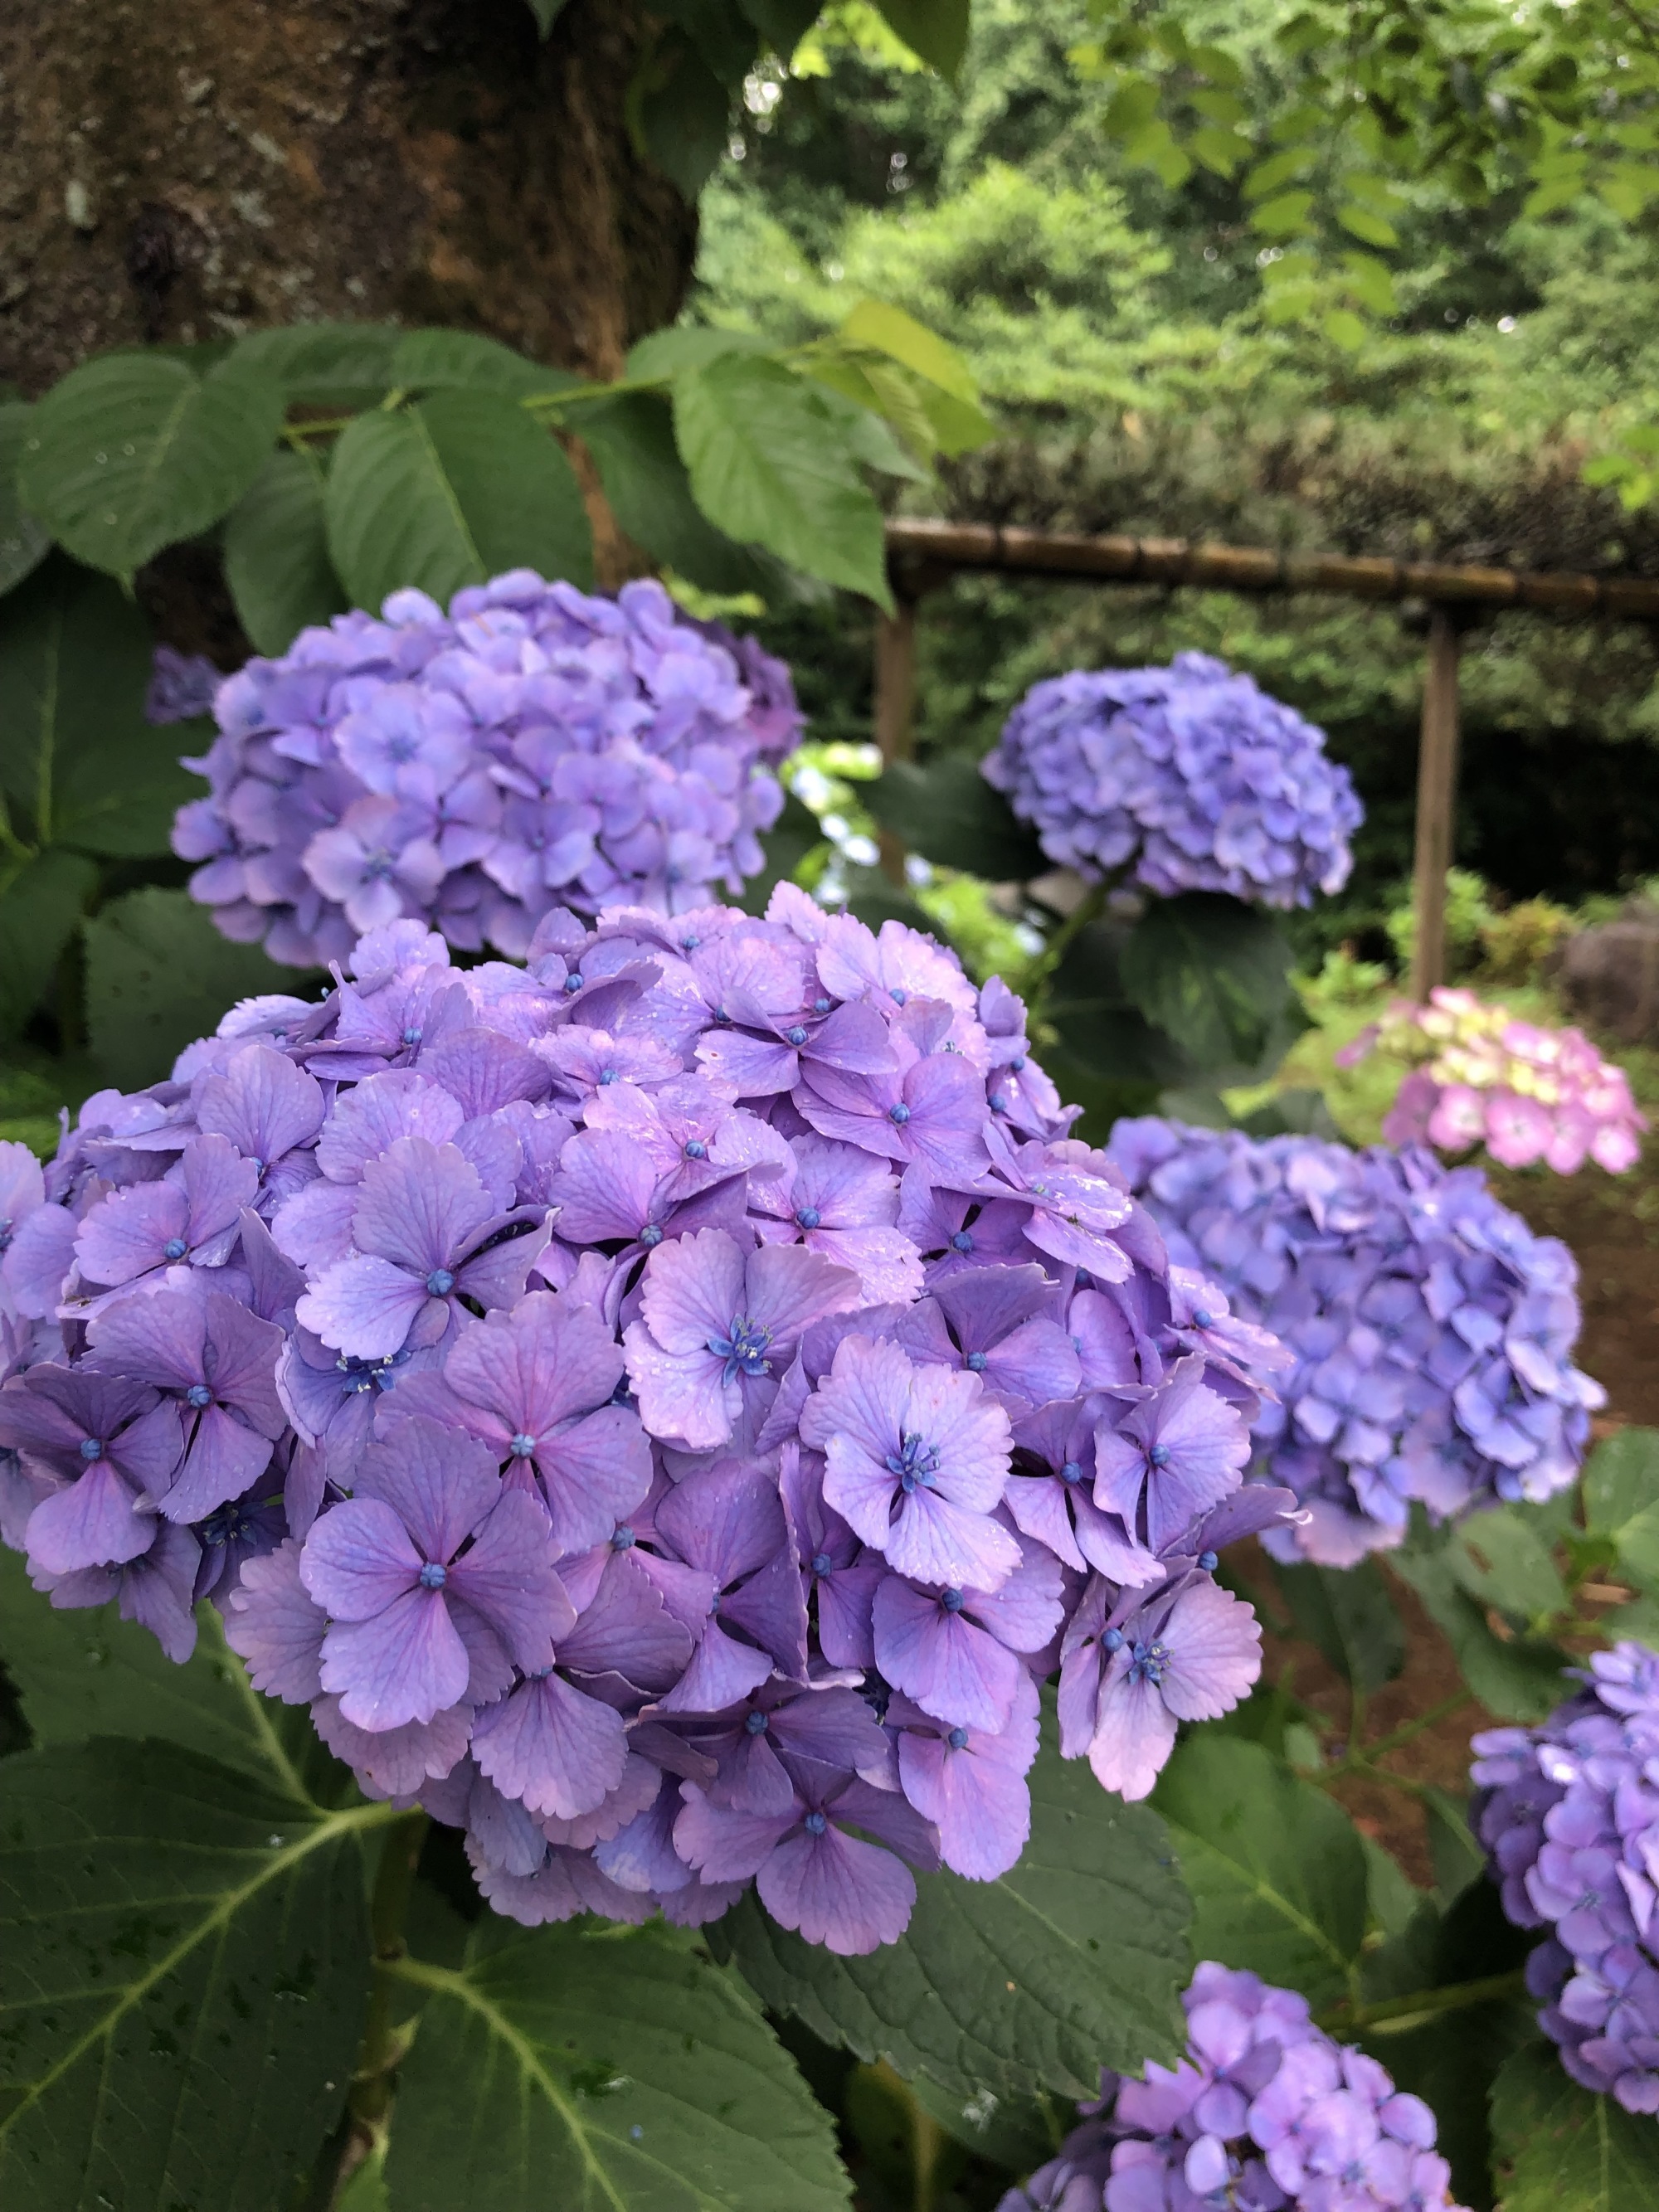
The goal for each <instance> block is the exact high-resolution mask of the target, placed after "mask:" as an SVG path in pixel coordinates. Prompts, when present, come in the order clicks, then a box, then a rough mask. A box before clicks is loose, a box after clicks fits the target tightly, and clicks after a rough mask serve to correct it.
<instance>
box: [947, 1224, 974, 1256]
mask: <svg viewBox="0 0 1659 2212" xmlns="http://www.w3.org/2000/svg"><path fill="white" fill-rule="evenodd" d="M973 1249H974V1233H973V1231H972V1230H971V1229H958V1230H957V1233H956V1235H955V1236H954V1237H952V1238H951V1250H952V1251H953V1252H971V1251H972V1250H973Z"/></svg>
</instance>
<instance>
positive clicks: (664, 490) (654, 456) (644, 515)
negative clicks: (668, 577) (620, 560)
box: [571, 341, 765, 592]
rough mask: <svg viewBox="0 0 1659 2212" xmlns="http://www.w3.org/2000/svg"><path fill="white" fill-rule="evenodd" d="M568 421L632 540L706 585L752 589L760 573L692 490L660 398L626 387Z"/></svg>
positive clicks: (762, 576)
mask: <svg viewBox="0 0 1659 2212" xmlns="http://www.w3.org/2000/svg"><path fill="white" fill-rule="evenodd" d="M647 343H648V341H647ZM571 426H572V428H574V430H575V431H576V432H577V434H578V435H580V438H581V440H582V441H583V443H584V444H585V445H586V447H587V449H588V451H589V453H592V456H593V465H594V466H595V467H596V468H597V469H598V471H599V482H600V483H601V484H602V485H603V486H604V487H605V498H606V499H607V500H608V501H610V503H611V513H613V514H614V515H615V516H616V518H617V521H618V522H619V523H620V524H621V526H622V527H623V530H624V531H626V532H627V533H628V535H629V537H630V538H632V539H633V541H634V543H635V544H636V545H638V546H640V547H641V548H642V549H643V550H644V551H646V552H647V553H649V554H650V555H651V556H653V559H655V560H658V561H660V562H662V563H663V565H664V567H665V568H671V569H673V571H674V572H675V574H677V575H680V576H684V578H685V579H686V580H687V581H688V582H690V583H693V584H696V586H698V587H699V589H701V590H702V591H705V592H752V591H754V590H756V589H757V588H758V587H759V586H761V585H762V584H763V582H764V581H765V573H764V571H763V568H761V565H760V563H759V562H757V560H756V558H755V556H754V555H753V554H752V553H751V552H750V551H749V550H748V549H747V548H746V547H744V546H742V545H738V544H733V542H732V539H731V538H728V537H726V534H725V533H724V532H722V531H719V530H716V529H715V527H714V524H713V523H712V522H710V521H709V520H708V516H707V515H706V514H704V513H702V509H701V508H700V507H698V505H697V503H696V501H695V500H694V499H693V498H692V496H691V480H690V477H689V476H688V475H687V474H686V470H685V463H684V461H683V460H682V459H680V455H679V448H678V447H677V446H676V445H675V443H674V421H673V416H672V414H671V411H670V408H669V404H668V401H667V400H666V399H665V398H659V396H658V395H657V394H656V393H655V392H624V393H623V395H622V396H621V397H620V398H617V399H606V400H601V401H599V402H596V403H593V404H588V403H586V402H584V404H583V405H582V407H581V409H580V412H578V411H576V410H572V416H571Z"/></svg>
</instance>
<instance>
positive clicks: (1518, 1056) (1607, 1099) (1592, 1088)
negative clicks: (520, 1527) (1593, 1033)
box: [1337, 989, 1648, 1175]
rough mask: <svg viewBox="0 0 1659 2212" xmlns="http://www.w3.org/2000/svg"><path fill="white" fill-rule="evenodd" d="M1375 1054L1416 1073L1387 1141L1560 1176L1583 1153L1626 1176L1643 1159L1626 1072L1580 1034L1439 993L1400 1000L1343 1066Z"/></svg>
mask: <svg viewBox="0 0 1659 2212" xmlns="http://www.w3.org/2000/svg"><path fill="white" fill-rule="evenodd" d="M1373 1050H1376V1051H1378V1052H1383V1053H1386V1054H1389V1056H1390V1057H1391V1058H1394V1059H1396V1060H1404V1061H1405V1062H1406V1063H1407V1066H1408V1067H1409V1069H1410V1073H1408V1074H1407V1077H1406V1079H1405V1081H1404V1082H1403V1083H1402V1084H1401V1086H1400V1091H1399V1093H1398V1096H1397V1097H1395V1102H1394V1104H1393V1106H1392V1108H1391V1109H1389V1116H1388V1119H1387V1120H1386V1121H1384V1122H1383V1135H1384V1136H1385V1137H1386V1138H1387V1139H1388V1140H1389V1143H1390V1144H1391V1145H1409V1144H1422V1143H1427V1144H1431V1145H1433V1146H1435V1147H1436V1148H1437V1150H1438V1151H1440V1152H1467V1151H1468V1149H1469V1147H1470V1146H1472V1145H1484V1146H1486V1150H1487V1151H1488V1152H1490V1153H1491V1154H1492V1158H1493V1159H1495V1160H1497V1161H1498V1162H1499V1163H1500V1164H1501V1165H1503V1166H1504V1167H1506V1168H1524V1167H1530V1166H1531V1165H1532V1164H1533V1163H1534V1161H1536V1160H1541V1161H1542V1162H1543V1163H1544V1165H1545V1166H1546V1167H1548V1168H1553V1169H1554V1170H1555V1171H1556V1173H1557V1174H1558V1175H1576V1174H1577V1171H1578V1170H1579V1169H1580V1168H1581V1167H1583V1164H1584V1162H1585V1161H1586V1160H1587V1159H1591V1160H1594V1161H1595V1164H1596V1165H1597V1166H1598V1167H1602V1168H1606V1169H1607V1171H1608V1173H1609V1174H1610V1175H1622V1174H1623V1173H1624V1171H1625V1170H1626V1168H1629V1167H1633V1166H1634V1165H1635V1164H1636V1161H1637V1159H1638V1158H1639V1156H1640V1153H1641V1150H1642V1131H1643V1130H1644V1129H1645V1128H1646V1127H1647V1126H1648V1125H1647V1121H1646V1120H1645V1119H1644V1116H1643V1115H1641V1114H1639V1113H1638V1111H1637V1107H1636V1101H1635V1100H1634V1099H1633V1098H1632V1097H1631V1091H1630V1081H1629V1079H1628V1078H1627V1076H1626V1073H1625V1071H1624V1069H1623V1068H1622V1067H1615V1066H1613V1065H1612V1064H1611V1062H1609V1061H1607V1060H1603V1059H1602V1057H1601V1054H1600V1053H1599V1052H1597V1050H1596V1049H1595V1046H1594V1045H1593V1044H1592V1043H1591V1042H1590V1041H1589V1038H1588V1037H1587V1036H1584V1034H1583V1031H1582V1030H1545V1029H1539V1028H1537V1027H1536V1026H1535V1025H1534V1024H1533V1023H1531V1022H1518V1021H1516V1019H1515V1018H1513V1016H1512V1015H1511V1014H1510V1010H1509V1008H1508V1007H1507V1006H1496V1005H1490V1006H1489V1005H1487V1004H1486V1002H1485V1001H1484V1000H1480V999H1478V998H1477V997H1476V996H1475V994H1474V992H1473V991H1454V990H1448V989H1440V990H1437V991H1433V992H1431V994H1430V997H1429V1004H1428V1005H1427V1006H1413V1005H1412V1003H1411V1002H1410V1000H1406V999H1399V1000H1395V1003H1394V1005H1393V1006H1390V1007H1389V1011H1388V1012H1387V1013H1386V1014H1384V1015H1383V1018H1382V1020H1381V1021H1380V1022H1374V1023H1373V1024H1371V1026H1370V1028H1369V1029H1367V1030H1364V1031H1362V1033H1361V1034H1360V1035H1359V1036H1358V1037H1356V1038H1355V1039H1354V1041H1353V1042H1352V1044H1351V1045H1346V1046H1345V1047H1344V1048H1343V1049H1342V1051H1340V1053H1339V1054H1337V1061H1338V1064H1339V1066H1343V1067H1352V1066H1353V1065H1354V1064H1355V1063H1356V1062H1357V1061H1358V1060H1363V1059H1364V1057H1365V1055H1366V1054H1367V1053H1369V1052H1371V1051H1373Z"/></svg>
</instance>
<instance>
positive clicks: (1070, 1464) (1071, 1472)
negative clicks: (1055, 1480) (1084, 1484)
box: [1060, 1459, 1083, 1482]
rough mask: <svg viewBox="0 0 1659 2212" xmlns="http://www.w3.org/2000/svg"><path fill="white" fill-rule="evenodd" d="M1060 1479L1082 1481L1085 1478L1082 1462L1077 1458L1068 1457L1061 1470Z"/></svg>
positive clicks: (1063, 1480)
mask: <svg viewBox="0 0 1659 2212" xmlns="http://www.w3.org/2000/svg"><path fill="white" fill-rule="evenodd" d="M1060 1480H1061V1481H1062V1482H1081V1481H1082V1480H1083V1468H1082V1465H1081V1463H1080V1462H1079V1461H1077V1460H1074V1459H1068V1460H1067V1461H1066V1464H1065V1466H1064V1467H1063V1468H1061V1469H1060Z"/></svg>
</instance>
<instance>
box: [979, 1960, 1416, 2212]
mask: <svg viewBox="0 0 1659 2212" xmlns="http://www.w3.org/2000/svg"><path fill="white" fill-rule="evenodd" d="M1181 2001H1182V2004H1183V2006H1184V2007H1185V2008H1186V2012H1187V2051H1186V2055H1185V2057H1183V2058H1182V2060H1181V2061H1180V2062H1179V2063H1177V2064H1176V2066H1175V2067H1174V2068H1170V2067H1165V2066H1160V2065H1158V2063H1156V2062H1151V2063H1148V2065H1147V2067H1146V2079H1145V2080H1144V2081H1136V2080H1134V2079H1133V2077H1127V2076H1125V2075H1118V2074H1113V2073H1109V2072H1108V2071H1106V2070H1105V2069H1103V2070H1102V2073H1101V2076H1100V2097H1099V2100H1098V2101H1097V2102H1096V2103H1094V2104H1088V2105H1085V2106H1082V2107H1080V2109H1081V2111H1082V2112H1083V2113H1084V2114H1085V2118H1084V2120H1083V2122H1082V2124H1081V2125H1080V2126H1079V2127H1077V2128H1075V2129H1073V2131H1072V2133H1071V2134H1070V2135H1069V2136H1067V2137H1066V2142H1064V2144H1063V2145H1062V2146H1061V2148H1060V2155H1059V2156H1058V2157H1057V2158H1054V2159H1051V2160H1049V2161H1048V2164H1047V2165H1046V2166H1039V2167H1038V2169H1037V2171H1036V2172H1035V2173H1034V2174H1032V2175H1031V2177H1030V2179H1029V2180H1028V2181H1026V2182H1025V2183H1024V2185H1023V2186H1021V2187H1019V2188H1017V2189H1011V2190H1010V2191H1008V2193H1007V2195H1006V2196H1005V2197H1003V2199H1002V2201H1001V2203H1000V2205H999V2207H998V2212H1203V2208H1204V2207H1205V2206H1207V2205H1228V2206H1232V2207H1236V2208H1237V2212H1401V2208H1405V2207H1411V2208H1413V2212H1457V2207H1456V2206H1455V2205H1454V2204H1453V2203H1452V2202H1451V2200H1450V2198H1449V2196H1448V2195H1447V2190H1448V2187H1449V2184H1450V2180H1451V2169H1450V2167H1449V2166H1448V2165H1447V2163H1446V2161H1445V2160H1444V2159H1443V2158H1442V2157H1441V2156H1440V2155H1439V2154H1438V2153H1437V2151H1436V2149H1435V2148H1434V2142H1435V2120H1434V2114H1433V2113H1432V2112H1431V2111H1430V2110H1429V2108H1428V2106H1426V2105H1425V2103H1424V2102H1423V2100H1422V2099H1421V2098H1420V2097H1413V2096H1411V2095H1408V2094H1406V2093H1402V2092H1401V2091H1400V2090H1397V2089H1396V2088H1395V2086H1394V2082H1393V2080H1392V2078H1391V2077H1390V2076H1389V2074H1388V2072H1387V2071H1386V2069H1384V2068H1383V2067H1382V2066H1380V2065H1379V2064H1378V2063H1377V2062H1376V2060H1375V2059H1374V2058H1370V2057H1366V2056H1365V2054H1364V2052H1362V2051H1355V2050H1353V2049H1352V2047H1351V2046H1349V2045H1346V2044H1340V2043H1336V2042H1334V2041H1333V2040H1332V2039H1331V2038H1330V2037H1329V2036H1328V2035H1327V2034H1326V2033H1324V2032H1323V2030H1322V2029H1321V2028H1318V2027H1315V2026H1314V2024H1313V2021H1311V2020H1310V2018H1309V2015H1308V2006H1307V2002H1306V2000H1305V1999H1304V1998H1303V1997H1300V1996H1297V1995H1296V1994H1295V1992H1294V1991H1293V1990H1276V1989H1273V1988H1272V1987H1271V1986H1269V1985H1268V1984H1266V1983H1264V1982H1262V1981H1261V1980H1260V1979H1259V1978H1257V1977H1256V1976H1255V1974H1249V1973H1232V1972H1229V1971H1228V1970H1227V1968H1226V1967H1225V1966H1215V1965H1212V1964H1211V1963H1209V1962H1207V1961H1206V1963H1205V1964H1203V1965H1201V1966H1199V1967H1198V1969H1197V1971H1196V1972H1194V1976H1193V1978H1192V1981H1191V1983H1190V1984H1189V1985H1188V1988H1187V1989H1186V1990H1184V1991H1183V1992H1182V2000H1181Z"/></svg>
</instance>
